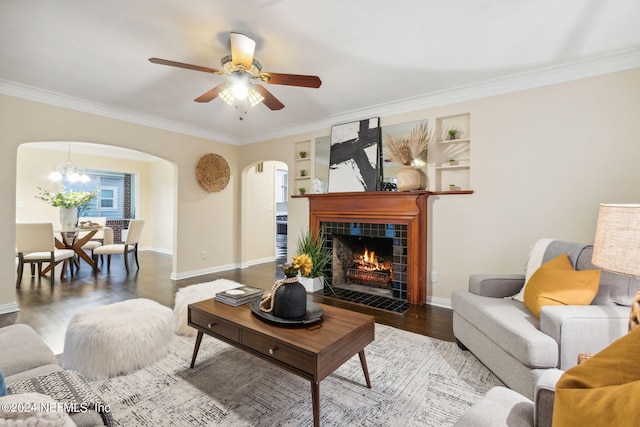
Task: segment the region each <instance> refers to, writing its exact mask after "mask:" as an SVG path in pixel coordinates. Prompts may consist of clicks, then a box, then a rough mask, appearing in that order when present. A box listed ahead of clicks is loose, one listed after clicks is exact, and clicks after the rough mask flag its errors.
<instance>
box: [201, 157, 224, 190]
mask: <svg viewBox="0 0 640 427" xmlns="http://www.w3.org/2000/svg"><path fill="white" fill-rule="evenodd" d="M230 175H231V171H230V169H229V163H227V161H226V160H225V159H224V157H222V156H221V155H219V154H206V155H204V156H202V157H201V158H200V160H199V161H198V165H197V166H196V179H197V180H198V184H200V187H202V189H203V190H205V191H208V192H209V193H216V192H218V191H222V190H224V188H225V187H226V186H227V184H228V183H229V176H230Z"/></svg>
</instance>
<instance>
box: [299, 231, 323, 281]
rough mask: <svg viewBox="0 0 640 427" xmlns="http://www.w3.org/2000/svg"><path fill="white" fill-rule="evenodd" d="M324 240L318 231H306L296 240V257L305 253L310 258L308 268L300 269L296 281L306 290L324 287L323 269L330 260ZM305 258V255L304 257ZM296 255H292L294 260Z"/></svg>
mask: <svg viewBox="0 0 640 427" xmlns="http://www.w3.org/2000/svg"><path fill="white" fill-rule="evenodd" d="M324 244H325V240H324V237H323V236H322V234H320V233H318V232H311V231H306V232H304V233H303V234H302V235H301V236H300V238H299V239H298V242H297V248H296V249H297V253H298V257H301V256H303V255H306V256H307V257H308V258H309V259H310V260H311V266H310V268H306V269H300V277H299V278H298V281H299V282H300V283H302V284H303V285H304V287H305V289H306V290H307V292H315V291H317V290H320V289H323V288H324V269H325V267H326V266H327V264H328V263H329V261H330V260H331V254H330V253H329V251H327V249H326V248H325V247H324ZM305 258H306V257H305ZM295 259H297V257H294V260H295Z"/></svg>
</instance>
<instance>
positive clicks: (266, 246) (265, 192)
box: [243, 162, 276, 264]
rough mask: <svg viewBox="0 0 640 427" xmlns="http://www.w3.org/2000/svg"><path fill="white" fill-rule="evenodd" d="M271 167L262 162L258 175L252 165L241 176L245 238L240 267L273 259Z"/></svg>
mask: <svg viewBox="0 0 640 427" xmlns="http://www.w3.org/2000/svg"><path fill="white" fill-rule="evenodd" d="M275 165H276V163H275V162H264V163H263V171H262V172H256V167H255V165H253V166H251V167H249V168H248V169H247V171H246V173H245V174H244V176H243V177H244V178H245V180H246V194H247V198H246V202H247V203H246V211H247V212H246V214H247V223H246V228H245V231H246V234H247V236H248V237H249V239H248V241H249V243H248V245H247V248H246V258H244V259H243V261H244V264H255V263H259V262H266V261H273V260H274V259H275V246H276V242H275V240H276V239H275V236H276V228H275V227H276V218H275V173H276V168H275ZM243 209H245V208H244V207H243Z"/></svg>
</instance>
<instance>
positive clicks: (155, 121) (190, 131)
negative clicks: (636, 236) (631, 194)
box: [0, 48, 640, 145]
mask: <svg viewBox="0 0 640 427" xmlns="http://www.w3.org/2000/svg"><path fill="white" fill-rule="evenodd" d="M639 67H640V48H633V49H627V50H623V51H619V52H615V53H612V54H608V55H602V56H597V57H591V58H587V59H584V60H580V61H573V62H568V63H565V64H561V65H556V66H550V67H542V68H539V69H537V70H533V71H529V72H526V73H519V74H512V75H509V76H505V77H500V78H496V79H491V80H486V81H484V82H480V83H474V84H469V85H464V86H458V87H454V88H449V89H445V90H441V91H435V92H431V93H426V94H421V95H418V96H415V97H410V98H405V99H401V100H397V101H393V102H389V103H383V104H378V105H372V106H369V107H366V108H361V109H356V110H351V111H347V112H344V113H341V114H336V115H332V116H328V117H326V118H323V119H321V120H315V121H311V122H304V123H295V124H292V125H291V126H287V127H282V128H279V129H278V130H276V131H273V132H267V133H260V135H259V136H254V137H248V138H237V137H235V136H233V135H229V134H226V133H220V132H215V131H211V130H208V129H203V128H199V127H195V126H189V125H185V124H183V123H178V122H174V121H169V120H165V119H161V118H158V117H154V116H149V115H145V114H140V113H135V112H132V111H127V110H121V109H117V108H113V107H109V106H107V105H103V104H98V103H95V102H91V101H87V100H84V99H80V98H74V97H70V96H66V95H62V94H59V93H55V92H51V91H45V90H42V89H38V88H35V87H31V86H26V85H21V84H18V83H14V82H10V81H7V80H0V93H1V94H4V95H9V96H14V97H17V98H23V99H27V100H30V101H36V102H41V103H44V104H49V105H54V106H58V107H63V108H68V109H72V110H76V111H81V112H85V113H91V114H96V115H99V116H104V117H109V118H113V119H117V120H122V121H126V122H131V123H136V124H140V125H144V126H150V127H154V128H158V129H163V130H167V131H171V132H176V133H181V134H184V135H190V136H195V137H199V138H204V139H208V140H212V141H216V142H222V143H226V144H231V145H245V144H252V143H257V142H263V141H268V140H271V139H276V138H282V137H287V136H291V135H297V134H301V133H305V132H313V131H318V130H323V129H328V128H331V126H333V125H335V124H336V123H345V122H350V121H354V120H360V119H362V118H363V117H384V116H392V115H396V114H404V113H410V112H414V111H419V110H424V109H428V108H433V107H439V106H443V105H448V104H455V103H458V102H464V101H471V100H474V99H479V98H485V97H490V96H496V95H503V94H507V93H511V92H517V91H521V90H526V89H533V88H536V87H543V86H548V85H552V84H557V83H564V82H568V81H572V80H580V79H584V78H589V77H595V76H598V75H602V74H608V73H614V72H618V71H624V70H628V69H632V68H639Z"/></svg>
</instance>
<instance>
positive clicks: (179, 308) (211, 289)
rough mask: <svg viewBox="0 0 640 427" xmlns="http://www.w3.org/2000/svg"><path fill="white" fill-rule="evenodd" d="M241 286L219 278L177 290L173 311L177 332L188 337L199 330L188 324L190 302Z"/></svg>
mask: <svg viewBox="0 0 640 427" xmlns="http://www.w3.org/2000/svg"><path fill="white" fill-rule="evenodd" d="M240 286H244V285H242V284H240V283H238V282H234V281H233V280H227V279H218V280H214V281H213V282H206V283H198V284H197V285H189V286H185V287H184V288H181V289H179V290H178V292H176V301H175V304H174V307H173V313H174V314H175V317H176V329H175V332H176V334H178V335H184V336H186V337H191V336H195V335H196V332H197V331H196V330H195V329H194V328H192V327H191V326H189V325H188V324H187V320H188V319H187V317H188V312H189V309H188V306H189V304H192V303H194V302H198V301H202V300H205V299H210V298H213V297H214V296H216V293H218V292H222V291H226V290H228V289H234V288H239V287H240Z"/></svg>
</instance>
